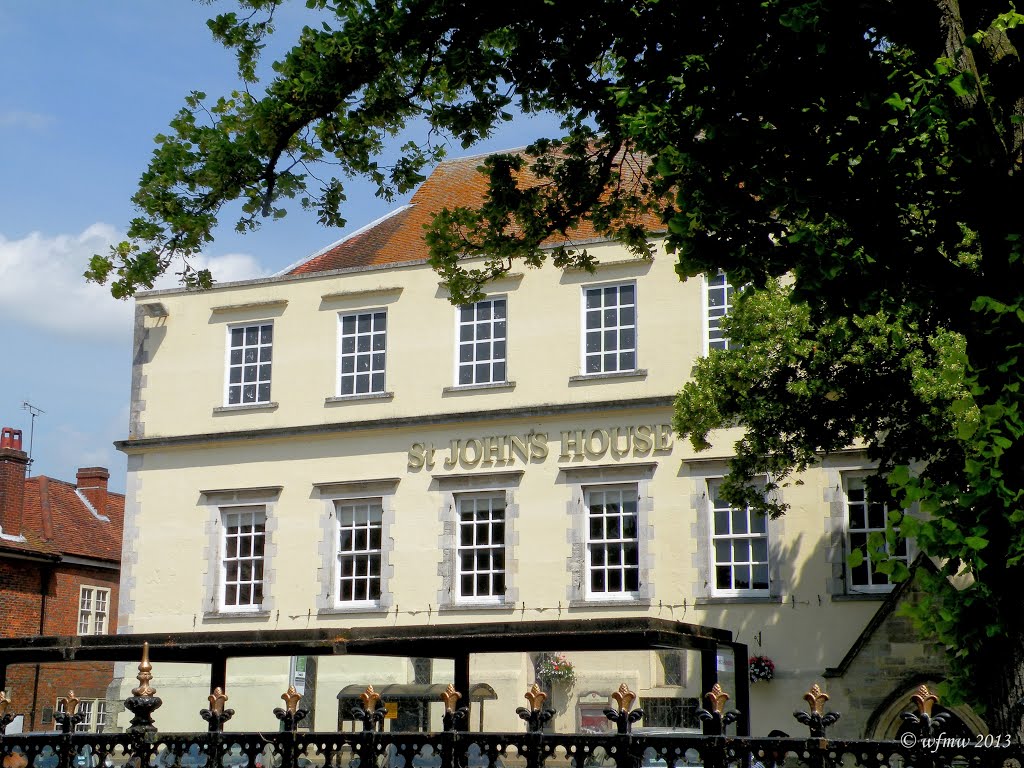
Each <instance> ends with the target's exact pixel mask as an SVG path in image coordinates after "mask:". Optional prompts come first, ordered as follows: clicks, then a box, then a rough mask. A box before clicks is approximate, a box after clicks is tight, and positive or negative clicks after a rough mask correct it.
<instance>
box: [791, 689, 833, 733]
mask: <svg viewBox="0 0 1024 768" xmlns="http://www.w3.org/2000/svg"><path fill="white" fill-rule="evenodd" d="M804 701H806V702H807V706H808V708H809V709H810V712H794V713H793V717H795V718H796V719H797V722H799V723H801V724H803V725H806V726H807V727H808V728H809V729H810V731H811V738H812V739H824V738H825V729H827V728H829V727H830V726H832V725H833V724H835V722H836V721H837V720H839V718H840V714H839V713H838V712H825V702H826V701H828V694H827V693H825V692H824V691H822V690H821V688H819V687H818V684H817V683H815V684H814V685H812V686H811V689H810V690H809V691H807V693H805V694H804Z"/></svg>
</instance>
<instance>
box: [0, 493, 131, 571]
mask: <svg viewBox="0 0 1024 768" xmlns="http://www.w3.org/2000/svg"><path fill="white" fill-rule="evenodd" d="M24 504H25V507H24V509H25V516H24V524H23V528H22V536H24V538H25V539H26V541H25V542H12V541H8V540H6V539H5V540H0V548H3V549H15V550H19V551H24V552H34V553H37V554H42V555H73V556H76V557H88V558H92V559H96V560H108V561H111V562H118V561H120V559H121V530H122V527H123V525H124V496H122V495H121V494H118V493H109V492H108V493H107V504H106V509H103V510H96V512H98V513H99V514H100V515H102V516H104V517H106V518H108V520H107V521H104V520H100V519H99V518H98V517H97V516H96V515H95V514H93V511H92V510H91V509H90V506H89V505H88V504H87V503H86V502H85V501H84V500H83V499H82V497H81V496H80V495H79V494H78V492H77V491H76V488H75V485H74V484H73V483H66V482H64V481H62V480H55V479H54V478H51V477H46V476H45V475H41V476H38V477H32V478H29V479H27V480H26V481H25V502H24Z"/></svg>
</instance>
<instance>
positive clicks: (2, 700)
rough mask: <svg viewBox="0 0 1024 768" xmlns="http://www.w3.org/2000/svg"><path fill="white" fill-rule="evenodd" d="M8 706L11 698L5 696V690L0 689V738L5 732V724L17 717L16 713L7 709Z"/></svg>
mask: <svg viewBox="0 0 1024 768" xmlns="http://www.w3.org/2000/svg"><path fill="white" fill-rule="evenodd" d="M10 708H11V700H10V699H8V698H7V691H2V690H0V740H2V739H3V737H4V734H6V733H7V726H8V725H10V724H11V723H12V722H13V721H14V718H15V717H17V715H16V714H14V713H13V712H9V711H8V710H9V709H10Z"/></svg>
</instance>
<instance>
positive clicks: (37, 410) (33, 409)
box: [21, 400, 46, 477]
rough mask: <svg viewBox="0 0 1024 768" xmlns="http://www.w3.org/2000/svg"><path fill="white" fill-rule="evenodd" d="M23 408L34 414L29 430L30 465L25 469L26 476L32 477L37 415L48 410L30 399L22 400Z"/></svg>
mask: <svg viewBox="0 0 1024 768" xmlns="http://www.w3.org/2000/svg"><path fill="white" fill-rule="evenodd" d="M21 409H22V410H23V411H28V412H29V414H31V416H32V424H31V426H30V427H29V431H28V467H27V468H26V471H25V475H26V477H32V443H33V442H34V441H35V436H36V416H38V415H39V414H41V413H46V411H44V410H43V409H42V408H37V407H36V406H34V405H32V403H30V402H29V401H28V400H25V401H24V402H22V404H21Z"/></svg>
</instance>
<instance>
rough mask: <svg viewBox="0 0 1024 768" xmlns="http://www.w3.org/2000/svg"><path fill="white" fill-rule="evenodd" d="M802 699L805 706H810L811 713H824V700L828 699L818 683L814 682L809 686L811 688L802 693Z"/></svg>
mask: <svg viewBox="0 0 1024 768" xmlns="http://www.w3.org/2000/svg"><path fill="white" fill-rule="evenodd" d="M804 701H806V702H807V706H808V707H810V708H811V714H812V715H813V714H818V715H822V714H824V713H825V702H826V701H828V694H827V693H825V692H824V691H823V690H821V688H819V687H818V684H817V683H815V684H814V685H812V686H811V690H809V691H808V692H807V693H805V694H804Z"/></svg>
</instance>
